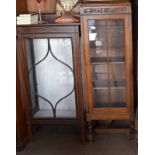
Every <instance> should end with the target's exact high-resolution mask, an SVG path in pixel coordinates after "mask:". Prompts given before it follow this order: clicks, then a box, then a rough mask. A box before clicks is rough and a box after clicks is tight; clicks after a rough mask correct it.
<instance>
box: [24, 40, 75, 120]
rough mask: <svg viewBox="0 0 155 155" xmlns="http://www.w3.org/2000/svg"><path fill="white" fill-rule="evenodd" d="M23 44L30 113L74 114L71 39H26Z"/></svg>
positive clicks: (40, 115) (41, 116)
mask: <svg viewBox="0 0 155 155" xmlns="http://www.w3.org/2000/svg"><path fill="white" fill-rule="evenodd" d="M26 48H27V58H28V72H29V75H28V77H29V82H30V89H31V104H32V109H33V117H34V118H75V117H76V107H75V91H74V76H73V62H72V42H71V39H70V38H51V39H26ZM34 109H35V110H34Z"/></svg>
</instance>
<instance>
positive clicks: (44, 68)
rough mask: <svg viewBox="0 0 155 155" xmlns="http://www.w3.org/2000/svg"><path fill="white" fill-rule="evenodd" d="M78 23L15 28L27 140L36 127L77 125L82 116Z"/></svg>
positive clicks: (81, 122) (81, 124)
mask: <svg viewBox="0 0 155 155" xmlns="http://www.w3.org/2000/svg"><path fill="white" fill-rule="evenodd" d="M79 46H80V45H79V23H72V24H39V25H27V26H26V25H25V26H24V25H23V26H17V62H18V64H19V65H18V70H19V72H20V74H19V79H20V85H21V90H20V91H21V96H22V101H23V105H24V107H25V110H26V115H27V125H28V134H29V136H28V137H29V140H30V141H31V140H32V126H33V125H34V124H35V125H37V124H79V127H80V128H81V140H82V143H84V141H85V137H84V117H83V116H84V115H83V103H82V82H81V69H80V51H79V49H80V48H79Z"/></svg>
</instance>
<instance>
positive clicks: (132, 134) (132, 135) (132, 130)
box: [130, 120, 135, 143]
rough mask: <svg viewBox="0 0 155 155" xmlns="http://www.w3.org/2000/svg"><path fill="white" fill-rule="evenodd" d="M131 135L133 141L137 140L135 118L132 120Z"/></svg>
mask: <svg viewBox="0 0 155 155" xmlns="http://www.w3.org/2000/svg"><path fill="white" fill-rule="evenodd" d="M130 136H131V142H132V143H134V142H135V123H134V121H133V120H131V121H130Z"/></svg>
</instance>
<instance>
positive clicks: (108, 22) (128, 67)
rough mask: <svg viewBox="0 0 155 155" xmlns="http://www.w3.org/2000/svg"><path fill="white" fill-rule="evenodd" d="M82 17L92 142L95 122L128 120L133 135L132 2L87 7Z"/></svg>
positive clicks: (86, 89) (88, 119) (89, 126)
mask: <svg viewBox="0 0 155 155" xmlns="http://www.w3.org/2000/svg"><path fill="white" fill-rule="evenodd" d="M80 15H81V30H82V45H83V51H82V52H83V61H84V65H83V68H84V83H85V84H84V86H85V105H86V111H87V112H86V119H87V121H88V124H89V125H88V129H89V134H88V138H89V141H92V139H93V134H92V132H93V131H92V124H93V122H95V121H102V120H108V121H110V120H111V121H113V120H126V121H128V122H130V123H129V132H131V133H133V132H134V103H133V101H134V100H133V66H132V64H133V62H132V28H131V27H132V23H131V6H130V3H129V2H121V3H118V2H117V3H115V2H114V3H110V5H109V3H101V4H83V5H82V6H81V8H80ZM131 135H133V134H131Z"/></svg>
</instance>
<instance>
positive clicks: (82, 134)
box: [81, 122, 86, 144]
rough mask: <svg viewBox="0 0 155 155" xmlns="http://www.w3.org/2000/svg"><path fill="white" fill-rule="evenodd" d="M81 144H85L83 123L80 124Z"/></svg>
mask: <svg viewBox="0 0 155 155" xmlns="http://www.w3.org/2000/svg"><path fill="white" fill-rule="evenodd" d="M81 143H82V144H86V138H85V124H84V122H81Z"/></svg>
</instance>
